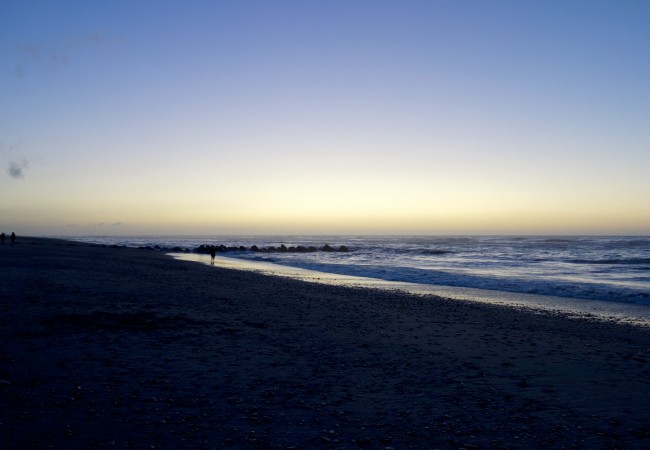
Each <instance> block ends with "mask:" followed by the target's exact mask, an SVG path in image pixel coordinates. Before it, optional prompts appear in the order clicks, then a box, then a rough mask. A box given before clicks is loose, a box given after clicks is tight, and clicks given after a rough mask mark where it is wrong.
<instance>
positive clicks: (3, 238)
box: [0, 233, 7, 244]
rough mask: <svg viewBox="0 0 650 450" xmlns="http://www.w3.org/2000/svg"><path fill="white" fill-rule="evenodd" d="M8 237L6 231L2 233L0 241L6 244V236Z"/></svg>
mask: <svg viewBox="0 0 650 450" xmlns="http://www.w3.org/2000/svg"><path fill="white" fill-rule="evenodd" d="M6 237H7V236H5V234H4V233H2V234H0V243H2V244H4V243H5V238H6Z"/></svg>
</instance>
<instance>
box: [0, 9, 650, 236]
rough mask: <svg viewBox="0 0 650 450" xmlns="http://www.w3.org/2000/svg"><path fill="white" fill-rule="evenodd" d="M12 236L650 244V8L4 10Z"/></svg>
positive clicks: (0, 224)
mask: <svg viewBox="0 0 650 450" xmlns="http://www.w3.org/2000/svg"><path fill="white" fill-rule="evenodd" d="M0 52H1V54H2V55H3V57H2V58H1V59H0V98H1V99H2V102H1V104H0V169H1V172H0V196H1V197H2V201H0V228H2V229H3V230H4V231H5V232H7V231H13V230H14V229H15V231H16V232H17V233H22V234H26V233H30V234H43V235H51V234H59V235H75V234H82V235H83V234H149V233H165V234H168V233H171V234H191V233H214V234H222V233H418V234H421V233H422V234H427V233H434V234H436V233H452V234H456V233H458V234H465V233H624V234H650V206H649V205H650V201H649V200H650V181H649V180H650V177H649V176H648V167H650V127H649V126H648V124H649V123H650V83H648V80H650V56H649V55H650V3H649V2H645V1H617V2H612V1H546V2H532V1H531V2H527V1H489V2H488V1H401V2H396V1H345V2H338V1H328V2H325V1H322V2H321V1H302V2H299V1H265V2H262V1H222V2H217V1H209V2H208V1H189V2H183V3H182V4H181V3H180V2H161V1H156V2H153V1H139V2H121V1H112V2H100V1H62V2H49V1H20V2H18V1H7V0H5V1H1V2H0Z"/></svg>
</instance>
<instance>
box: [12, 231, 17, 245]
mask: <svg viewBox="0 0 650 450" xmlns="http://www.w3.org/2000/svg"><path fill="white" fill-rule="evenodd" d="M15 243H16V233H14V232H12V233H11V245H14V244H15Z"/></svg>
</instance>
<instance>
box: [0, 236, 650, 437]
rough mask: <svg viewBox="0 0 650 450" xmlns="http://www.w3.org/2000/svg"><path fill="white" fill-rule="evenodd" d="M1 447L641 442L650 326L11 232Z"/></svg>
mask: <svg viewBox="0 0 650 450" xmlns="http://www.w3.org/2000/svg"><path fill="white" fill-rule="evenodd" d="M0 273H1V277H0V308H1V310H0V333H1V336H0V380H2V381H0V448H3V449H12V448H63V449H72V448H84V449H90V448H112V447H118V448H136V449H147V448H222V447H227V448H292V447H293V448H350V449H354V448H359V447H360V448H460V447H465V448H564V447H567V448H643V447H645V448H648V447H650V330H649V329H647V328H640V327H634V326H631V325H622V324H613V323H603V322H597V321H593V320H591V321H590V320H587V319H569V318H564V317H561V316H559V315H552V314H544V315H542V314H535V313H532V312H527V311H523V310H513V309H509V308H506V307H498V306H491V305H484V304H477V303H466V302H461V301H449V300H444V299H437V298H426V299H424V298H417V297H412V296H407V295H404V294H396V293H387V292H381V291H372V290H362V289H350V288H342V287H335V286H324V285H318V284H308V283H304V282H300V281H294V280H288V279H282V278H274V277H266V276H263V275H259V274H254V273H249V272H241V271H229V270H225V269H216V268H213V267H209V266H205V265H200V264H196V263H191V262H182V261H177V260H174V259H172V258H170V257H168V256H166V255H163V254H160V253H156V252H150V251H144V250H137V249H111V248H101V247H93V246H90V245H86V244H78V243H76V244H73V243H68V242H65V241H55V240H44V239H30V238H23V239H21V240H20V243H19V244H17V245H16V246H14V247H11V246H10V245H9V244H8V243H5V245H3V246H0Z"/></svg>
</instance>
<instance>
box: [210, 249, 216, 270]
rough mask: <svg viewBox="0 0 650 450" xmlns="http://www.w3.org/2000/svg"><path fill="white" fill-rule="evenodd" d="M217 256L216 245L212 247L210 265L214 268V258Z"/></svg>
mask: <svg viewBox="0 0 650 450" xmlns="http://www.w3.org/2000/svg"><path fill="white" fill-rule="evenodd" d="M216 254H217V247H215V246H214V245H211V246H210V264H212V265H213V266H214V257H215V256H216Z"/></svg>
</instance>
